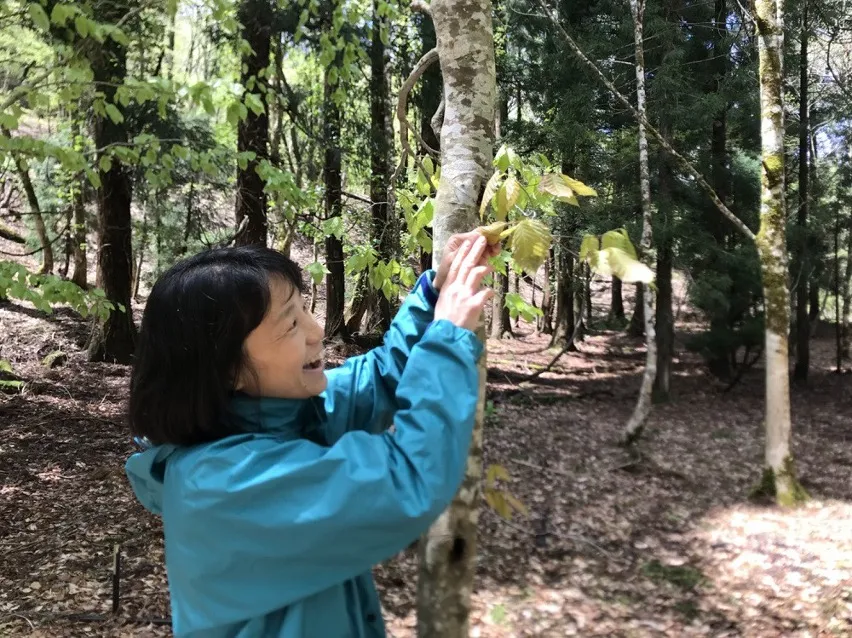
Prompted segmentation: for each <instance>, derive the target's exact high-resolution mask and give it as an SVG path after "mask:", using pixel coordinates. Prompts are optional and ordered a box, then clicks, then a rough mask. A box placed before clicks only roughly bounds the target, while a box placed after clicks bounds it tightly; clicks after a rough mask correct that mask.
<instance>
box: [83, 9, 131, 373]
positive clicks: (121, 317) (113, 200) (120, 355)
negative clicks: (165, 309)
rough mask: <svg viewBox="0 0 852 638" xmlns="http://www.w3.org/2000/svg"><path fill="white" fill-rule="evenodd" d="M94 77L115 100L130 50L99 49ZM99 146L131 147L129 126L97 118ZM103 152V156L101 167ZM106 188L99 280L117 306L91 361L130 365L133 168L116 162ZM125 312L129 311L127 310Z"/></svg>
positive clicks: (105, 175)
mask: <svg viewBox="0 0 852 638" xmlns="http://www.w3.org/2000/svg"><path fill="white" fill-rule="evenodd" d="M125 10H126V8H125V7H124V6H123V5H118V4H113V3H109V4H107V5H106V7H104V8H102V9H101V14H100V15H99V19H101V20H103V21H104V22H117V21H118V20H119V19H120V18H121V17H122V16H123V15H124V13H125ZM90 56H91V57H90V63H91V66H92V73H93V79H94V81H95V82H96V83H98V86H101V87H102V90H103V92H104V100H105V101H106V102H107V103H112V102H114V98H115V91H116V87H117V86H118V85H120V84H122V83H123V82H124V79H125V77H126V74H127V50H126V49H125V48H124V46H122V45H121V44H119V43H117V42H115V41H114V40H113V39H112V38H108V39H106V40H104V42H103V43H102V44H99V46H93V47H92V48H91V53H90ZM93 117H94V135H93V137H94V143H95V148H98V149H104V148H109V147H112V146H115V145H123V144H127V141H128V136H127V130H126V128H125V126H124V123H123V122H122V123H120V124H116V123H115V122H113V121H112V120H111V119H110V118H109V117H105V116H99V115H94V116H93ZM101 156H102V152H98V153H97V156H96V158H95V159H96V160H97V161H96V163H99V162H100V158H101ZM98 174H99V177H100V181H101V186H100V188H98V190H97V200H98V216H99V224H98V226H99V228H98V277H97V278H98V281H99V282H100V283H99V285H100V286H101V287H102V288H103V290H104V292H105V293H106V298H107V299H109V300H110V301H111V302H112V303H113V304H115V305H116V309H115V310H113V311H112V312H111V313H110V314H109V317H107V319H106V321H103V322H99V323H98V324H96V326H95V329H94V330H93V331H92V335H91V339H90V341H89V348H88V350H89V360H90V361H109V362H115V363H130V360H131V358H132V356H133V352H134V349H135V342H136V325H135V324H134V323H133V313H132V309H131V306H130V287H131V281H132V273H133V248H132V243H131V233H132V226H131V221H130V203H131V199H132V191H131V188H132V186H131V179H130V176H131V169H130V167H128V166H125V165H124V164H122V163H121V162H120V161H118V159H117V158H113V161H112V166H111V167H110V169H109V170H108V171H104V170H102V169H98ZM122 308H123V309H122Z"/></svg>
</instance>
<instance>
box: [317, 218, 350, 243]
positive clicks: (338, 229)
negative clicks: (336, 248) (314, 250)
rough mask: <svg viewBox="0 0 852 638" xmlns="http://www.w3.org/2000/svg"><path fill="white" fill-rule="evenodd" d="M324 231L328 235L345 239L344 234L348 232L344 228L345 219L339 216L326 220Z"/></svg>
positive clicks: (323, 226)
mask: <svg viewBox="0 0 852 638" xmlns="http://www.w3.org/2000/svg"><path fill="white" fill-rule="evenodd" d="M322 230H323V232H324V233H325V234H326V235H333V236H335V237H337V238H338V239H343V234H344V233H345V232H346V229H345V227H344V226H343V217H341V216H339V215H338V216H336V217H332V218H331V219H326V220H325V221H324V222H323V223H322Z"/></svg>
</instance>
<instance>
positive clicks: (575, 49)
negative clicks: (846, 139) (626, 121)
mask: <svg viewBox="0 0 852 638" xmlns="http://www.w3.org/2000/svg"><path fill="white" fill-rule="evenodd" d="M534 1H535V2H536V3H537V4H538V6H539V7H540V8H541V10H542V11H544V13H545V15H546V16H547V17H548V18H549V19H550V21H551V22H552V23H553V24H554V26H556V28H557V29H558V31H559V34H560V35H561V36H562V39H563V40H564V41H565V44H566V45H567V46H568V48H569V49H570V50H571V52H572V53H573V54H574V55H575V56H577V58H579V59H580V61H581V62H583V64H585V65H586V66H587V67H588V68H589V69H590V70H591V71H592V72H593V73H594V74H595V76H597V78H598V79H599V80H600V81H601V82H602V83H603V85H604V86H605V87H606V88H607V89H608V90H609V92H610V93H612V95H613V97H615V98H616V99H617V100H618V101H619V102H621V104H622V105H623V106H624V107H625V108H626V109H627V110H628V111H630V113H631V114H632V115H633V118H634V119H635V120H636V121H637V122H641V123H642V124H643V125H644V126H645V128H646V129H647V131H648V133H650V134H651V135H652V136H653V137H654V139H655V140H656V141H657V142H658V143H659V144H660V146H662V147H663V148H664V149H665V150H666V152H668V153H669V154H670V155H671V156H672V157H674V158H675V159H676V160H677V162H678V164H680V166H681V168H683V169H684V170H685V171H686V172H687V173H688V174H689V175H691V176H692V178H693V179H695V181H696V182H697V183H698V185H699V186H700V187H701V188H702V189H703V190H704V192H705V193H706V194H707V195H708V197H710V199H711V200H712V201H713V203H714V204H715V205H716V208H717V209H719V212H720V213H722V215H724V216H725V217H727V218H728V220H730V222H731V223H732V224H733V225H734V226H736V228H737V230H739V231H740V232H741V233H742V234H743V235H745V236H746V237H748V238H749V239H750V240H751V241H755V239H756V238H755V235H754V233H753V232H752V231H751V229H750V228H749V227H748V226H746V225H745V223H744V222H743V220H741V219H740V218H739V217H737V216H736V215H735V214H734V213H733V212H732V211H731V209H730V208H728V207H727V206H726V205H725V203H724V202H723V201H722V200H721V199H720V198H719V195H718V194H716V191H715V190H714V189H713V187H712V186H710V184H708V183H707V180H706V179H704V176H703V175H702V174H701V173H700V172H699V171H698V169H697V168H695V166H693V165H692V162H690V161H689V160H688V159H686V158H685V157H684V156H683V155H681V154H680V153H678V152H677V151H676V150H675V149H674V147H672V145H671V144H669V142H668V140H666V138H665V137H663V135H662V134H661V133H660V132H659V131H658V130H657V129H656V128H654V126H653V125H652V124H651V123H650V122H649V121H648V118H646V117H644V116H643V115H642V114H641V113H639V111H637V110H636V108H635V107H634V106H633V104H631V103H630V100H628V99H627V97H625V96H624V94H623V93H621V91H619V90H618V89H617V88H616V87H615V85H614V84H613V83H612V82H611V81H610V80H609V78H607V77H606V76H605V75H604V74H603V71H601V70H600V68H599V67H598V65H597V64H595V63H594V62H592V60H590V59H589V58H588V57H587V56H586V54H585V53H583V50H582V49H581V48H580V47H579V46H578V45H577V43H576V42H575V41H574V38H572V37H571V36H570V35H569V34H568V32H567V31H566V30H565V28H564V27H563V26H562V25H561V24H560V22H559V20H558V19H557V18H556V16H554V15H553V13H552V12H551V11H550V9H549V8H548V7H547V5H546V4H545V3H544V0H534Z"/></svg>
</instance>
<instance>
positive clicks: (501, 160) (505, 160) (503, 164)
mask: <svg viewBox="0 0 852 638" xmlns="http://www.w3.org/2000/svg"><path fill="white" fill-rule="evenodd" d="M511 164H512V161H511V159H510V158H509V148H508V147H507V146H506V145H505V144H503V146H501V147H500V150H499V151H497V155H495V156H494V166H495V167H496V168H497V170H498V171H500V172H501V173H505V172H506V171H507V170H508V169H509V166H510V165H511Z"/></svg>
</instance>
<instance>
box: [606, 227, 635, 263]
mask: <svg viewBox="0 0 852 638" xmlns="http://www.w3.org/2000/svg"><path fill="white" fill-rule="evenodd" d="M601 239H602V241H601V250H606V249H607V248H618V249H619V250H623V251H624V252H625V253H627V254H628V255H630V257H632V258H633V259H638V255H637V254H636V248H634V247H633V244H632V243H631V242H630V235H628V234H627V230H625V229H624V228H616V229H615V230H610V231H607V232H606V233H604V235H603V237H602V238H601Z"/></svg>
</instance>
